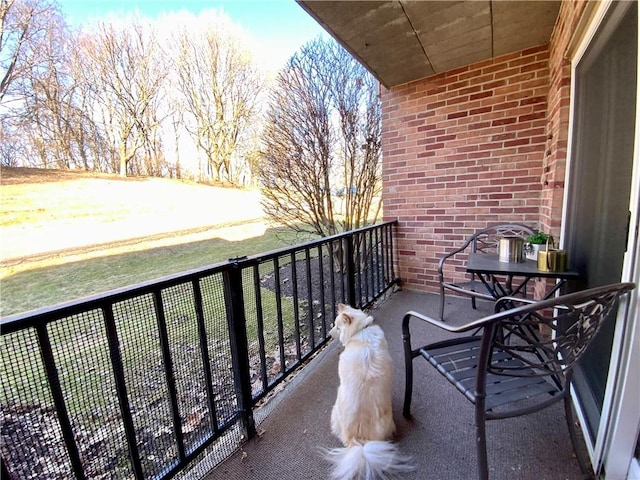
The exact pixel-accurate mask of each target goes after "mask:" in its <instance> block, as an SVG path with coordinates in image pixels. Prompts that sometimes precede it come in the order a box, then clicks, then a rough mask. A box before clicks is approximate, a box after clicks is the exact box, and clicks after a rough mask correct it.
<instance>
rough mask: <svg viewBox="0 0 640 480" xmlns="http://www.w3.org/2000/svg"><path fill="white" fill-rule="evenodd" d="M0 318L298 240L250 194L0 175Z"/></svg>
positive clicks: (157, 183) (151, 181)
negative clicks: (271, 221) (271, 222)
mask: <svg viewBox="0 0 640 480" xmlns="http://www.w3.org/2000/svg"><path fill="white" fill-rule="evenodd" d="M0 176H1V177H0V178H1V185H2V186H1V196H0V213H1V215H0V227H1V229H2V230H1V236H0V238H1V243H0V279H1V280H0V282H1V283H0V299H1V304H0V315H1V316H6V315H9V314H12V313H18V312H22V311H26V310H31V309H36V308H40V307H44V306H48V305H52V304H55V303H59V302H63V301H68V300H72V299H75V298H78V297H83V296H87V295H91V294H95V293H100V292H104V291H107V290H111V289H114V288H118V287H122V286H126V285H131V284H135V283H138V282H142V281H147V280H152V279H154V278H159V277H162V276H165V275H169V274H173V273H177V272H181V271H185V270H189V269H191V268H196V267H201V266H205V265H208V264H212V263H217V262H220V261H224V260H227V259H228V258H232V257H237V256H241V255H251V254H255V253H260V252H265V251H269V250H273V249H276V248H280V247H282V246H286V245H291V244H294V243H298V241H299V240H300V239H298V238H296V237H295V236H294V234H293V233H291V232H288V231H286V230H283V229H278V228H269V226H268V225H267V223H266V221H265V219H264V218H263V215H262V210H261V208H260V196H259V193H258V192H257V191H253V190H243V189H235V188H225V187H219V186H209V185H202V184H196V183H187V182H181V181H178V180H170V179H159V178H121V177H118V176H115V175H105V174H90V173H81V172H69V171H58V170H43V169H26V168H6V167H3V168H2V169H1V170H0Z"/></svg>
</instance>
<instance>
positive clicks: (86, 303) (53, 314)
mask: <svg viewBox="0 0 640 480" xmlns="http://www.w3.org/2000/svg"><path fill="white" fill-rule="evenodd" d="M394 224H397V220H390V221H386V222H380V223H376V224H374V225H368V226H366V227H362V228H359V229H356V230H349V231H348V232H342V233H337V234H335V235H331V236H328V237H322V238H319V239H316V240H311V241H308V242H305V243H301V244H297V245H294V246H290V247H283V248H280V249H277V250H272V251H270V252H266V253H259V254H255V255H251V256H246V257H240V258H235V259H229V260H228V261H226V262H219V263H215V264H211V265H207V266H204V267H199V268H195V269H192V270H187V271H184V272H180V273H176V274H173V275H168V276H165V277H161V278H158V279H154V280H149V281H146V282H142V283H137V284H135V285H129V286H126V287H121V288H117V289H114V290H109V291H107V292H103V293H99V294H96V295H91V296H87V297H82V298H79V299H75V300H70V301H68V302H63V303H59V304H55V305H50V306H47V307H43V308H40V309H37V310H30V311H27V312H21V313H17V314H13V315H8V316H6V317H3V318H0V334H8V333H12V332H15V331H17V330H20V329H23V328H28V327H34V326H36V325H38V324H41V323H42V322H51V321H55V320H57V319H59V318H64V317H68V316H71V315H77V314H79V313H82V312H86V311H88V310H94V309H100V308H104V307H105V306H106V305H109V304H113V303H116V302H119V301H122V300H126V299H128V298H131V297H132V296H139V295H145V294H148V293H151V292H153V291H156V290H158V289H160V288H167V287H171V286H174V285H177V284H180V283H184V282H185V281H187V280H189V279H194V278H198V277H205V276H208V275H212V274H215V273H220V272H222V271H224V270H225V269H228V268H229V265H230V263H232V264H234V265H235V266H239V267H246V266H251V265H254V264H256V263H260V262H263V261H266V260H269V259H271V258H274V257H278V256H282V255H286V254H288V253H291V252H293V251H298V250H304V249H307V248H313V247H317V246H318V245H324V244H327V243H330V242H332V241H334V240H337V239H340V238H344V237H349V236H353V235H354V234H358V233H362V232H366V231H368V230H373V229H376V228H380V227H383V226H386V225H394Z"/></svg>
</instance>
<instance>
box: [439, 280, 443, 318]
mask: <svg viewBox="0 0 640 480" xmlns="http://www.w3.org/2000/svg"><path fill="white" fill-rule="evenodd" d="M440 320H443V321H444V287H443V286H442V284H440Z"/></svg>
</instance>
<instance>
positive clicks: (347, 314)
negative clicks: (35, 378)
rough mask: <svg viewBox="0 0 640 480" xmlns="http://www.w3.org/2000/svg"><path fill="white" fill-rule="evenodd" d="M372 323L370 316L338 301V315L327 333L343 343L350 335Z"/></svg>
mask: <svg viewBox="0 0 640 480" xmlns="http://www.w3.org/2000/svg"><path fill="white" fill-rule="evenodd" d="M372 323H373V317H372V316H370V315H367V314H366V313H364V312H363V311H362V310H358V309H357V308H353V307H350V306H349V305H344V304H342V303H339V304H338V315H337V316H336V320H335V322H333V328H332V329H331V331H330V332H329V334H330V335H331V337H333V338H335V339H337V340H340V343H342V344H343V345H345V344H346V343H347V342H348V341H349V340H350V339H351V337H353V336H354V335H355V334H356V333H358V332H359V331H360V330H362V329H363V328H365V327H368V326H369V325H371V324H372Z"/></svg>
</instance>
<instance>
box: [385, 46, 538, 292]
mask: <svg viewBox="0 0 640 480" xmlns="http://www.w3.org/2000/svg"><path fill="white" fill-rule="evenodd" d="M548 60H549V49H548V47H547V46H541V47H537V48H532V49H528V50H524V51H521V52H516V53H512V54H508V55H503V56H501V57H496V58H494V59H491V60H488V61H485V62H481V63H476V64H473V65H469V66H467V67H464V68H459V69H457V70H454V71H450V72H447V73H445V74H441V75H438V76H434V77H430V78H428V79H425V80H421V81H416V82H412V83H409V84H405V85H402V86H399V87H396V88H394V89H392V90H386V91H383V92H382V108H383V120H382V122H383V131H382V143H383V155H384V160H383V200H384V216H385V218H386V219H393V218H398V220H399V239H398V251H399V272H400V276H401V278H402V280H403V283H404V285H405V286H406V287H407V288H409V289H419V290H431V291H434V289H435V287H436V286H437V262H438V259H439V258H440V257H441V256H442V254H443V253H444V252H445V251H448V250H451V248H452V247H453V246H454V245H458V244H460V243H461V241H462V240H463V239H464V238H465V237H467V236H468V235H469V234H470V233H472V232H473V231H474V230H476V229H478V228H481V227H484V226H486V225H489V224H491V223H497V222H505V221H517V222H523V223H527V224H532V225H534V226H539V222H538V221H539V212H540V206H541V203H540V202H541V197H540V193H541V174H542V163H543V158H544V154H545V148H546V147H547V140H548V139H547V132H546V123H547V122H546V115H547V94H548V84H549V70H548V66H549V64H548Z"/></svg>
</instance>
